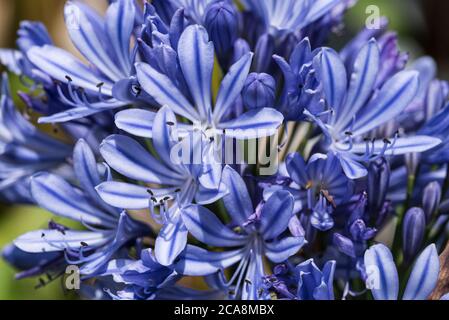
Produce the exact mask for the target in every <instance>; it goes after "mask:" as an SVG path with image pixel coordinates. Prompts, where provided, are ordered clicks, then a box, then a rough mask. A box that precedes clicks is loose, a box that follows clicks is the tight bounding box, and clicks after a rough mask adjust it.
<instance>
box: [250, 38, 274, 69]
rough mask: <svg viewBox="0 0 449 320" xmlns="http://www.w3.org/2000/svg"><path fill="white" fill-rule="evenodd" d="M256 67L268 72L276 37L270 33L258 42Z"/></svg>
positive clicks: (255, 59)
mask: <svg viewBox="0 0 449 320" xmlns="http://www.w3.org/2000/svg"><path fill="white" fill-rule="evenodd" d="M255 54H256V55H255V57H254V67H255V70H256V71H257V72H267V71H268V69H269V67H270V64H271V59H272V57H273V54H274V39H273V37H272V36H271V35H270V34H264V35H263V36H261V37H260V38H259V40H258V41H257V44H256V50H255Z"/></svg>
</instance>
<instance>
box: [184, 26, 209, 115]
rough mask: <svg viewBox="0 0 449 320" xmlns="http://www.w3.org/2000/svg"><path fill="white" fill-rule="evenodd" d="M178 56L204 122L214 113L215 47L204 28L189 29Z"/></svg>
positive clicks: (185, 32)
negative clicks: (213, 73) (213, 76)
mask: <svg viewBox="0 0 449 320" xmlns="http://www.w3.org/2000/svg"><path fill="white" fill-rule="evenodd" d="M178 56H179V63H180V65H181V69H182V73H183V74H184V78H185V79H186V82H187V85H188V86H189V89H190V93H191V95H192V97H193V100H194V101H195V105H196V107H197V109H198V111H199V113H200V115H201V119H202V120H207V119H208V116H209V115H210V114H211V112H212V105H211V103H212V96H211V95H212V90H211V84H212V71H213V67H214V45H213V44H212V42H209V36H208V34H207V31H206V29H205V28H204V27H202V26H199V25H193V26H189V27H187V28H186V29H185V30H184V32H183V33H182V35H181V38H180V39H179V43H178Z"/></svg>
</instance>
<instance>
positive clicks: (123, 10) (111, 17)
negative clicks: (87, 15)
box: [105, 0, 136, 75]
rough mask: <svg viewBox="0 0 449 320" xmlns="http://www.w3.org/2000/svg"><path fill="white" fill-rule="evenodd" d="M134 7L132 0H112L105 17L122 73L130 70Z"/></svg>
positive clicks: (127, 72)
mask: <svg viewBox="0 0 449 320" xmlns="http://www.w3.org/2000/svg"><path fill="white" fill-rule="evenodd" d="M135 16H136V7H135V5H134V3H133V1H128V0H118V1H115V2H113V3H112V4H111V5H110V6H109V8H108V10H107V12H106V17H105V22H106V30H107V35H108V36H109V39H110V40H111V46H112V48H113V49H114V52H115V56H116V57H117V59H118V63H119V66H120V70H121V71H122V74H125V75H126V74H129V73H130V72H131V68H132V64H131V57H130V39H131V36H132V33H133V29H134V21H135Z"/></svg>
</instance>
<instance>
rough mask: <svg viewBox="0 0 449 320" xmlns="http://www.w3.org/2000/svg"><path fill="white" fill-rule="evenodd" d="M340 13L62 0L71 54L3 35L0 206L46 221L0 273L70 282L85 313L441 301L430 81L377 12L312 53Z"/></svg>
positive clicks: (443, 99)
mask: <svg viewBox="0 0 449 320" xmlns="http://www.w3.org/2000/svg"><path fill="white" fill-rule="evenodd" d="M354 3H355V1H352V0H317V1H311V0H296V1H291V0H282V1H281V0H258V1H255V0H254V1H253V0H241V1H232V0H153V1H151V2H148V1H145V2H144V3H140V2H139V1H134V0H115V1H107V3H105V4H107V9H106V11H105V12H104V13H100V12H97V11H96V10H94V9H93V8H91V7H89V6H88V5H86V4H84V3H83V2H80V1H67V3H66V5H65V7H64V15H65V22H66V27H67V31H68V34H69V36H70V39H71V40H72V42H73V44H74V45H75V47H76V49H77V50H78V53H79V54H80V55H81V56H82V59H79V58H77V57H76V55H74V54H72V53H70V52H69V51H67V50H63V49H60V48H58V47H56V45H55V42H53V40H52V39H51V37H50V36H49V34H48V32H47V30H46V28H45V26H44V25H42V24H40V23H38V22H22V23H21V24H20V28H19V31H18V40H17V48H16V49H0V62H1V63H2V65H4V66H5V67H6V68H7V69H8V72H9V74H8V75H7V74H4V75H3V76H2V82H1V99H0V199H1V200H2V201H3V202H6V203H8V204H24V203H25V204H28V205H35V206H38V207H40V208H42V209H44V210H47V211H49V212H51V213H52V214H53V215H54V219H52V220H50V221H49V222H48V226H45V227H43V228H40V229H38V230H30V231H28V232H26V233H25V234H23V235H21V236H18V237H17V238H16V239H11V243H10V244H9V245H7V246H6V247H5V248H3V250H2V257H3V258H4V259H5V261H7V262H8V263H9V264H11V265H12V266H13V267H15V268H16V269H17V271H18V273H17V276H16V277H17V278H18V279H22V278H33V277H38V281H39V283H38V286H37V287H42V286H45V285H46V284H47V283H48V282H51V281H54V280H56V279H59V278H63V277H66V276H67V274H68V271H70V270H75V271H76V272H77V273H76V274H79V275H80V287H79V290H78V291H76V292H77V294H78V295H79V296H81V297H84V298H87V299H115V300H152V299H203V300H204V299H215V300H216V299H243V300H246V299H253V300H268V299H288V300H338V299H369V298H374V299H376V300H383V299H392V300H396V299H399V298H400V299H407V300H415V299H428V298H432V299H440V298H441V299H443V300H444V299H447V292H440V291H441V287H442V286H440V283H439V281H442V280H441V279H440V280H439V278H438V277H439V276H441V275H442V274H444V272H440V265H439V257H438V254H439V253H441V252H442V251H443V250H444V248H445V247H446V246H447V243H448V234H449V233H448V230H449V219H448V213H449V199H448V196H447V191H448V190H447V189H448V181H449V179H448V177H447V174H448V168H447V166H448V164H447V163H448V160H449V157H448V155H449V154H448V152H447V145H448V144H449V142H448V141H449V140H448V134H447V133H448V132H449V106H448V97H449V96H448V93H449V90H448V88H449V86H448V84H447V83H446V82H445V81H444V80H440V79H438V78H437V76H436V75H437V65H436V63H435V62H434V61H433V60H432V59H431V58H430V57H423V58H419V59H417V60H416V61H409V60H410V58H409V55H408V54H407V53H404V52H402V51H401V50H400V49H399V46H398V36H397V34H395V33H394V32H392V31H389V29H388V23H387V21H386V19H384V18H380V19H379V20H378V21H377V22H379V28H377V29H370V28H368V27H365V28H362V30H361V31H360V32H359V33H358V34H356V35H355V36H354V37H353V38H352V39H349V40H348V42H347V43H346V44H343V45H342V46H341V48H342V49H340V51H337V50H336V49H335V48H332V47H329V46H331V43H334V42H332V41H329V40H331V39H332V37H333V33H334V31H339V32H341V33H343V32H344V24H343V21H344V13H345V11H346V10H348V9H349V8H350V7H351V6H352V5H353V4H354ZM341 39H344V38H341ZM341 39H340V40H341ZM409 62H410V63H409ZM8 77H9V78H12V79H15V80H17V81H20V82H21V83H22V84H23V86H22V91H18V92H17V95H16V92H15V91H14V90H12V89H11V88H10V87H9V85H8ZM268 167H269V168H270V169H271V168H274V170H268V169H267V168H268ZM5 219H7V217H6V218H5ZM2 220H3V219H2ZM386 244H388V246H387V245H386ZM442 268H444V266H442ZM402 288H403V289H404V290H402Z"/></svg>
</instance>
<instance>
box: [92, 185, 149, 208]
mask: <svg viewBox="0 0 449 320" xmlns="http://www.w3.org/2000/svg"><path fill="white" fill-rule="evenodd" d="M97 191H98V194H99V195H100V197H101V198H102V199H103V201H104V202H106V203H107V204H109V205H111V206H114V207H116V208H125V209H130V210H143V209H147V208H149V201H150V195H149V194H148V188H145V187H142V186H137V185H134V184H129V183H123V182H115V181H108V182H103V183H101V184H100V185H98V186H97Z"/></svg>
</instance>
